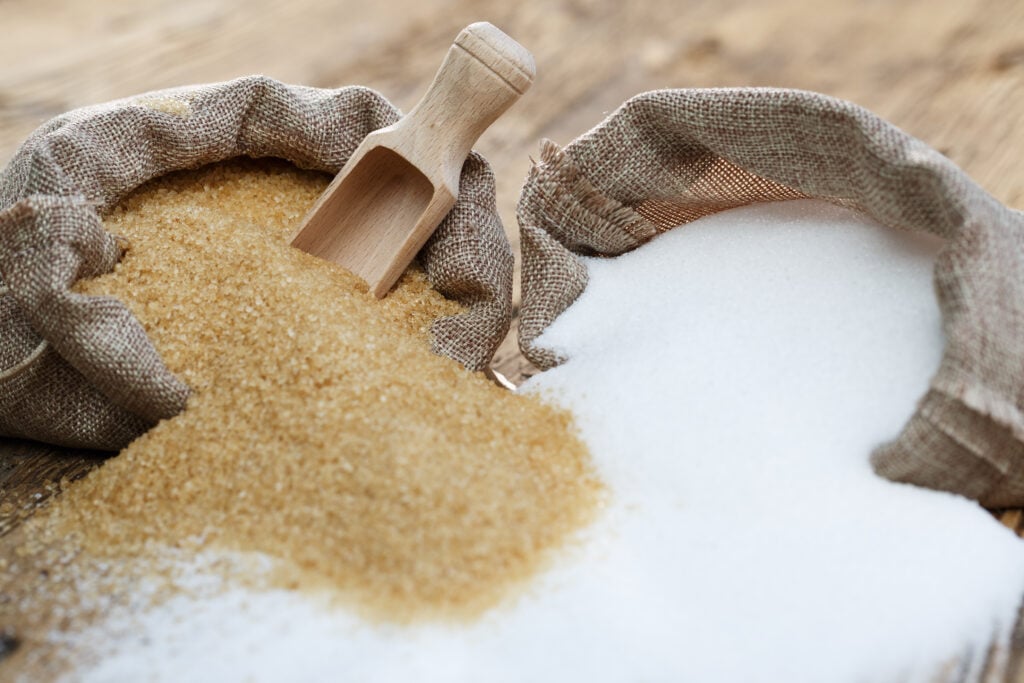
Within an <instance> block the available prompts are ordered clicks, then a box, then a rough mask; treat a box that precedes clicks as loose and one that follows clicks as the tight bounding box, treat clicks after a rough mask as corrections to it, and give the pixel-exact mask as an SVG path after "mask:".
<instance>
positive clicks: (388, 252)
mask: <svg viewBox="0 0 1024 683" xmlns="http://www.w3.org/2000/svg"><path fill="white" fill-rule="evenodd" d="M535 71H536V68H535V67H534V63H533V57H532V56H531V55H530V53H529V52H527V51H526V49H525V48H524V47H523V46H522V45H520V44H519V43H517V42H515V41H514V40H512V39H511V38H509V37H508V36H507V35H505V34H504V33H502V32H501V31H499V30H498V29H497V28H496V27H494V26H493V25H491V24H488V23H486V22H478V23H475V24H470V25H469V26H467V27H466V28H465V29H463V30H462V32H461V33H459V35H458V37H457V38H456V39H455V42H454V44H453V45H452V46H451V48H449V50H448V55H447V56H446V57H445V60H444V63H442V64H441V68H440V69H439V70H438V72H437V75H436V76H434V82H433V83H431V84H430V88H429V89H428V90H427V93H426V94H425V95H424V96H423V99H422V100H420V102H419V104H417V105H416V107H415V108H414V109H413V110H412V111H411V112H409V113H408V114H407V115H406V116H404V117H403V118H402V119H400V120H399V121H398V122H397V123H395V124H394V125H391V126H388V127H387V128H382V129H380V130H378V131H374V132H373V133H371V134H370V135H368V136H366V139H364V140H363V142H362V144H360V145H359V147H358V148H357V149H356V151H355V152H354V153H353V154H352V157H351V158H350V159H349V160H348V163H346V164H345V166H344V168H342V169H341V171H340V172H339V173H338V175H337V177H335V179H334V180H333V181H332V182H331V184H330V185H329V186H328V187H327V190H325V191H324V193H323V195H321V196H320V198H319V199H318V200H317V202H316V204H314V205H313V208H312V209H311V210H310V212H309V215H307V216H306V218H305V220H304V221H303V223H302V226H301V227H300V228H299V230H298V232H297V233H296V234H295V235H294V236H293V237H292V246H294V247H298V248H299V249H302V250H303V251H307V252H309V253H310V254H313V255H314V256H319V257H320V258H323V259H327V260H329V261H334V262H335V263H338V264H340V265H342V266H344V267H345V268H348V269H349V270H351V271H352V272H353V273H355V274H356V275H358V276H360V277H361V278H363V279H364V280H366V282H367V283H368V284H369V285H370V291H371V292H373V294H374V295H375V296H376V297H377V298H380V297H383V296H384V295H385V294H387V292H388V290H390V289H391V287H392V285H394V284H395V281H396V280H398V278H399V277H400V276H401V275H402V272H403V271H404V270H405V268H406V267H407V266H408V265H409V263H410V262H411V261H412V260H413V258H414V257H415V256H416V253H417V252H418V251H419V250H420V249H421V248H422V247H423V245H424V243H426V241H427V239H428V238H429V237H430V235H431V234H432V233H433V232H434V229H435V228H437V226H438V224H439V223H440V222H441V220H442V219H443V218H444V217H445V215H446V214H447V213H448V211H449V210H450V209H451V208H452V206H453V205H454V204H455V199H456V198H457V197H458V196H459V175H460V173H461V171H462V164H463V162H464V161H465V160H466V157H467V156H468V155H469V152H470V149H471V148H472V147H473V143H475V142H476V140H477V138H478V137H480V134H481V133H483V132H484V130H486V129H487V127H488V126H490V125H491V123H493V122H494V120H495V119H497V118H498V117H499V116H500V115H501V114H502V113H503V112H504V111H505V110H506V109H508V108H509V107H510V106H511V105H512V103H513V102H515V101H516V100H517V99H518V98H519V96H520V95H522V94H523V93H524V92H526V90H527V88H529V87H530V84H531V83H532V82H533V77H534V74H535Z"/></svg>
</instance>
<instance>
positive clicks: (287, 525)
mask: <svg viewBox="0 0 1024 683" xmlns="http://www.w3.org/2000/svg"><path fill="white" fill-rule="evenodd" d="M328 180H329V178H327V177H326V176H324V175H323V174H319V173H312V172H304V171H299V170H298V169H295V168H293V167H291V166H290V165H288V164H284V163H283V162H275V161H251V160H249V161H242V160H236V161H234V162H230V163H224V164H219V165H215V166H211V167H207V168H204V169H200V170H197V171H190V172H183V173H178V174H173V175H169V176H166V177H164V178H162V179H158V180H157V181H154V182H152V183H150V184H148V185H147V186H144V187H143V188H141V189H139V190H138V191H136V192H135V193H133V194H132V195H131V196H129V197H128V198H126V199H125V200H124V201H123V202H121V204H120V205H119V206H118V207H117V208H115V209H114V210H113V211H112V212H111V213H110V214H109V215H108V216H106V217H105V221H104V222H105V227H106V228H107V230H109V231H110V232H113V233H115V234H118V235H121V236H123V237H124V238H125V239H126V240H127V242H128V245H129V247H128V250H127V254H126V256H125V258H124V259H123V260H122V262H121V263H120V264H119V265H118V267H117V268H116V270H115V271H114V272H113V273H111V274H108V275H105V276H102V277H99V278H96V279H94V280H91V281H86V282H81V283H79V285H78V286H77V290H78V291H80V292H83V293H88V294H93V295H109V296H114V297H116V298H118V299H120V300H122V301H124V302H125V303H126V304H127V305H128V306H129V308H130V309H131V310H132V311H133V313H134V314H135V315H136V316H137V317H138V318H139V320H140V321H141V322H142V324H143V326H144V327H145V329H146V331H147V333H148V334H149V336H150V338H151V339H152V340H153V343H154V345H155V346H156V348H157V350H158V351H159V352H160V354H161V356H162V357H163V359H164V360H165V362H166V363H167V365H168V366H169V367H170V369H171V370H172V371H173V372H175V373H176V374H177V375H178V376H179V377H181V378H182V379H183V380H185V381H186V382H187V383H188V384H189V385H190V386H191V387H192V389H193V390H194V394H193V396H192V397H191V398H190V400H189V403H188V407H187V409H186V410H185V411H184V412H183V413H182V414H181V415H179V416H177V417H175V418H173V419H170V420H165V421H163V422H161V423H160V424H159V425H157V426H156V427H155V428H154V429H152V430H151V431H149V432H148V433H146V434H145V435H143V436H142V437H141V438H139V439H137V440H136V441H135V442H133V443H132V444H131V445H129V446H128V447H127V448H125V449H124V450H123V451H122V452H121V453H120V454H119V455H118V456H117V457H116V458H113V459H111V460H110V461H108V462H107V463H105V464H104V465H103V466H102V467H101V468H99V469H98V470H96V471H94V472H93V473H91V474H90V475H89V476H88V477H86V478H85V479H83V480H82V481H80V482H77V483H76V484H75V485H73V486H72V487H70V489H69V490H68V491H66V492H65V493H64V494H63V495H62V496H61V497H60V498H59V499H58V500H57V501H56V502H55V504H53V505H52V506H51V507H50V508H49V509H48V510H45V511H44V512H42V513H41V514H39V515H38V516H37V518H35V519H33V520H31V521H30V523H29V524H27V525H26V527H25V529H24V534H22V536H23V537H25V538H27V539H29V541H28V542H27V543H26V546H25V547H24V548H22V549H21V553H20V555H21V557H22V558H23V560H22V564H23V573H24V572H25V571H28V570H27V569H24V567H33V566H34V567H35V568H36V569H39V568H40V567H41V566H43V567H47V566H49V565H52V567H50V568H49V569H48V570H47V571H52V573H53V574H62V575H68V574H70V573H71V571H70V570H68V571H64V570H63V569H62V567H64V566H69V565H74V567H77V568H76V569H75V570H74V572H75V573H76V576H77V577H78V578H76V580H75V582H74V585H75V586H76V587H80V586H81V585H82V583H83V581H84V582H87V580H88V576H85V577H83V576H81V574H82V569H81V568H82V567H84V566H97V565H100V564H102V565H103V566H104V567H106V568H108V569H109V568H110V567H114V571H115V574H116V573H117V572H118V571H120V570H117V567H118V563H126V562H128V561H129V560H131V563H132V564H133V566H136V567H137V568H136V569H133V570H132V571H134V572H136V573H138V572H143V573H145V572H146V571H154V569H153V568H150V569H149V570H146V568H145V562H144V560H145V559H146V558H147V557H150V556H153V557H155V556H156V555H158V554H159V552H160V548H165V549H171V550H173V551H175V552H178V551H181V550H183V549H184V550H187V551H189V552H203V551H207V550H210V549H219V550H224V551H240V552H258V553H265V554H266V555H269V556H271V557H274V558H280V559H282V560H283V561H284V562H283V563H282V564H281V566H279V567H277V569H276V571H275V573H274V577H273V578H272V579H271V580H270V581H269V585H272V586H278V587H285V588H294V587H302V586H306V587H311V588H316V589H325V588H326V589H330V590H332V591H334V592H336V593H337V594H338V595H339V596H340V598H339V599H340V600H342V602H344V603H345V604H347V605H349V606H350V607H352V608H354V609H356V610H357V611H358V612H359V613H361V614H363V615H366V616H369V617H371V618H373V619H385V620H398V621H406V620H409V619H416V618H420V617H428V618H445V619H447V618H468V617H473V616H474V615H476V614H478V613H479V612H480V611H481V610H483V609H485V608H487V607H490V606H492V605H494V604H496V603H497V602H500V601H501V600H502V599H504V598H505V597H507V596H508V595H510V590H511V588H512V587H513V586H516V585H519V584H521V583H522V582H523V581H525V580H526V579H527V578H528V577H530V576H531V575H533V574H534V573H535V572H537V571H538V569H539V568H540V567H542V566H543V564H544V562H545V558H546V557H547V555H548V553H549V552H550V551H551V550H552V549H554V548H557V547H559V546H560V545H561V544H563V543H564V542H565V541H566V540H567V539H568V538H569V536H570V534H572V532H573V531H575V530H576V529H578V528H579V527H581V526H582V525H584V524H585V523H586V522H587V521H589V520H590V519H592V517H593V515H594V513H595V510H596V508H597V506H598V503H599V501H600V499H601V485H600V483H599V482H598V480H597V479H596V478H595V476H594V474H593V472H592V469H591V466H590V465H589V457H588V454H587V451H586V449H585V447H584V446H583V444H582V442H581V441H580V440H579V438H578V436H577V435H576V432H575V431H574V429H573V426H572V423H571V417H570V415H569V414H568V413H567V412H566V411H564V410H561V409H556V408H553V407H551V406H549V405H546V404H545V403H543V402H541V401H538V400H536V399H531V398H526V397H523V396H519V395H516V394H514V393H511V392H508V391H506V390H503V389H500V388H498V387H496V386H495V385H493V384H492V383H491V382H489V381H488V380H487V379H486V378H485V377H484V376H483V375H482V374H481V373H470V372H468V371H467V370H465V369H464V368H462V367H461V366H459V365H458V364H457V363H455V362H454V361H451V360H448V359H444V358H441V357H438V356H435V355H434V354H432V353H431V352H430V350H429V326H430V323H431V322H432V321H433V320H435V319H436V318H438V317H440V316H442V315H448V314H453V313H456V312H458V311H459V310H460V307H459V306H458V305H457V304H455V303H454V302H452V301H449V300H446V299H445V298H444V297H442V296H441V295H440V294H438V293H437V292H436V291H434V290H433V289H432V288H431V287H430V286H429V283H428V282H427V280H426V278H425V276H424V275H423V273H422V271H420V270H419V269H417V268H412V269H410V271H409V272H408V273H407V274H406V275H405V276H404V277H403V279H402V280H401V281H400V283H399V284H398V286H397V288H396V289H395V290H394V291H393V292H392V293H391V294H390V295H389V296H388V297H386V298H385V299H384V300H382V301H378V300H376V299H375V298H373V297H372V296H371V295H370V294H369V293H368V292H367V291H366V286H365V284H363V283H362V282H361V281H359V280H358V278H356V277H354V276H353V275H351V274H350V273H348V272H346V271H344V270H343V269H341V268H339V267H337V266H335V265H333V264H329V263H327V262H324V261H322V260H319V259H316V258H314V257H312V256H309V255H308V254H305V253H302V252H300V251H298V250H296V249H293V248H291V247H289V246H288V244H287V241H286V240H287V236H288V234H289V233H290V232H291V231H292V230H294V228H295V227H296V226H297V225H298V222H299V221H300V220H301V218H302V216H303V215H304V214H305V212H306V211H307V210H308V208H309V207H310V205H311V204H312V202H313V201H314V200H315V199H316V197H317V196H318V195H319V193H320V192H322V191H323V189H324V187H325V186H326V184H327V182H328ZM46 539H51V544H50V545H49V546H48V545H47V541H46ZM33 557H35V559H36V561H35V562H33V561H32V558H33ZM40 558H45V559H40ZM140 559H141V560H142V561H141V562H140ZM90 563H91V564H90ZM153 566H154V567H159V566H160V565H159V562H157V561H156V560H154V562H153ZM125 571H127V570H125ZM86 573H87V572H86ZM125 580H126V581H127V579H125ZM112 583H114V584H116V583H117V582H116V581H115V582H112ZM69 585H70V584H69ZM59 586H60V581H59V580H57V579H53V578H52V577H51V580H48V581H44V582H43V584H42V588H41V589H39V590H35V591H31V590H29V591H25V592H24V595H25V596H29V597H26V598H24V599H23V600H22V601H21V602H19V603H18V604H17V605H15V609H16V610H18V609H20V610H21V614H20V615H17V617H16V618H20V621H22V622H26V621H28V622H31V621H32V619H33V616H32V615H31V614H29V613H28V612H30V611H35V619H36V622H37V623H36V630H38V628H42V627H44V626H52V625H53V624H52V623H50V622H52V621H53V619H49V620H47V619H45V618H42V617H41V616H40V611H43V612H45V611H46V610H47V609H51V610H55V611H68V612H69V613H70V612H72V611H73V607H74V606H73V605H64V604H47V603H46V602H45V598H44V597H42V596H45V594H48V593H49V594H56V595H58V596H61V597H63V598H64V599H68V598H69V595H68V594H69V593H74V592H75V590H78V588H75V590H70V591H64V592H63V593H61V591H60V590H59ZM32 596H34V597H32ZM33 600H37V601H39V600H42V601H43V602H41V603H39V604H34V603H33ZM72 601H73V600H72ZM8 608H10V605H8ZM100 611H102V610H100ZM29 630H30V631H31V630H32V629H31V628H30V629H29ZM29 635H31V633H30V634H29Z"/></svg>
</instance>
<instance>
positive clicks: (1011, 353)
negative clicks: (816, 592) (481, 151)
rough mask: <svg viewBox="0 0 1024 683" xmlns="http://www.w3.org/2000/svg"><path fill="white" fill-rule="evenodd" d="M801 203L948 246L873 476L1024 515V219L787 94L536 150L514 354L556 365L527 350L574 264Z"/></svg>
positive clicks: (819, 106)
mask: <svg viewBox="0 0 1024 683" xmlns="http://www.w3.org/2000/svg"><path fill="white" fill-rule="evenodd" d="M805 197H813V198H818V199H824V200H827V201H831V202H834V203H837V204H840V205H843V206H846V207H849V208H852V209H854V210H857V211H860V212H862V213H864V214H866V215H868V216H870V217H871V218H873V219H874V220H876V221H878V222H879V223H882V224H883V225H886V226H889V227H892V228H896V229H903V230H912V231H919V232H927V233H932V234H934V235H938V236H940V237H942V238H944V239H945V240H946V243H945V245H944V248H943V250H942V252H941V253H940V255H939V257H938V259H937V263H936V266H935V285H936V293H937V296H938V300H939V305H940V308H941V311H942V316H943V327H944V331H945V336H946V349H945V352H944V356H943V360H942V363H941V367H940V369H939V371H938V372H937V373H936V375H935V377H934V378H933V379H932V382H931V386H930V388H929V391H928V392H927V393H926V395H925V396H924V397H923V398H922V399H921V400H920V401H919V403H918V406H917V410H916V412H915V413H914V415H913V417H912V418H911V419H910V421H909V422H908V423H907V425H906V426H905V427H904V429H903V430H902V432H901V433H900V435H899V436H898V437H897V438H896V439H895V440H894V441H892V442H890V443H888V444H885V445H883V446H881V447H880V448H878V449H877V450H876V451H875V452H874V453H873V454H872V457H871V462H872V465H873V466H874V468H875V470H876V471H877V472H878V473H879V474H881V475H883V476H885V477H888V478H890V479H893V480H895V481H901V482H909V483H913V484H918V485H921V486H927V487H931V488H935V489H941V490H946V491H953V492H956V493H960V494H963V495H965V496H968V497H971V498H973V499H976V500H978V501H980V502H981V503H983V504H984V505H987V506H990V507H1003V506H1020V505H1024V214H1022V213H1020V212H1018V211H1014V210H1011V209H1009V208H1007V207H1005V206H1003V205H1002V204H1000V203H999V202H998V201H997V200H995V199H994V198H993V197H991V196H990V195H989V194H987V193H986V192H985V191H984V190H982V189H981V188H980V187H979V186H978V185H977V184H976V183H974V182H973V181H972V180H971V179H970V178H968V177H967V175H966V174H964V173H963V171H961V170H960V169H959V168H957V167H956V166H955V165H954V164H953V163H952V162H950V161H949V160H948V159H947V158H946V157H944V156H942V155H941V154H939V153H938V152H936V151H935V150H933V149H932V148H930V147H929V146H928V145H926V144H924V143H923V142H921V141H919V140H917V139H915V138H913V137H911V136H910V135H907V134H906V133H904V132H902V131H900V130H899V129H898V128H896V127H895V126H893V125H891V124H889V123H887V122H886V121H884V120H882V119H880V118H879V117H877V116H875V115H874V114H872V113H871V112H869V111H867V110H865V109H863V108H861V107H858V106H856V105H854V104H851V103H849V102H845V101H842V100H838V99H835V98H831V97H828V96H825V95H821V94H818V93H811V92H804V91H794V90H782V89H764V88H738V89H731V88H730V89H695V90H663V91H655V92H649V93H644V94H641V95H638V96H636V97H634V98H632V99H631V100H629V101H628V102H626V103H625V104H624V105H623V106H622V107H620V108H619V109H618V110H617V111H615V112H614V113H613V114H612V115H611V116H609V117H608V118H607V119H606V120H605V121H603V122H602V123H601V124H599V125H598V126H597V127H595V128H594V129H592V130H591V131H589V132H588V133H586V134H584V135H583V136H581V137H580V138H578V139H577V140H575V141H573V142H572V143H571V144H569V145H568V146H567V147H565V148H564V149H559V148H558V147H557V146H556V145H554V144H553V143H550V142H545V143H543V144H542V148H541V157H540V161H539V162H537V163H535V164H534V166H533V168H532V170H531V172H530V174H529V177H528V178H527V181H526V184H525V186H524V188H523V192H522V196H521V197H520V202H519V208H518V214H519V222H520V228H521V231H522V245H523V303H522V314H521V321H520V346H521V348H522V350H523V352H524V354H525V355H526V356H527V357H528V358H529V359H530V360H531V361H533V362H534V363H536V364H537V365H539V366H540V367H543V368H547V367H551V366H553V365H556V364H558V363H560V362H562V361H563V360H564V359H563V358H561V357H559V356H558V355H557V354H556V353H555V352H554V351H552V350H551V349H546V348H543V347H542V346H540V345H538V344H537V343H536V341H537V338H538V337H539V336H540V334H541V333H542V332H543V331H544V329H546V328H547V326H548V325H550V324H551V322H552V321H554V319H555V318H556V317H557V316H558V315H559V314H560V313H561V312H562V311H564V310H565V309H566V308H567V307H568V306H569V305H571V304H572V302H573V301H575V299H576V298H577V297H578V296H579V295H580V293H581V292H582V291H583V290H584V288H585V287H586V283H587V274H586V267H585V265H584V264H583V262H582V261H581V260H580V258H579V257H580V256H582V255H604V256H614V255H617V254H621V253H623V252H626V251H629V250H630V249H633V248H636V247H638V246H640V245H642V244H643V243H645V242H646V241H648V240H650V239H651V238H652V237H653V236H654V235H657V234H658V233H660V232H663V231H665V230H668V229H671V228H673V227H675V226H677V225H681V224H685V223H688V222H690V221H693V220H695V219H697V218H700V217H702V216H706V215H709V214H712V213H715V212H718V211H722V210H725V209H729V208H734V207H737V206H742V205H746V204H750V203H754V202H762V201H779V200H786V199H796V198H805ZM637 295H638V296H643V295H644V294H643V293H638V294H637ZM652 295H656V293H652Z"/></svg>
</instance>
